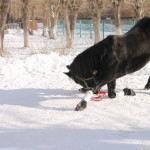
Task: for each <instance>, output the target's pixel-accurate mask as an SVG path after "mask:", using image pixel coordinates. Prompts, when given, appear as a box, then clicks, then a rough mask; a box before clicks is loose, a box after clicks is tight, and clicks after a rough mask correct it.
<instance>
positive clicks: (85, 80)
mask: <svg viewBox="0 0 150 150" xmlns="http://www.w3.org/2000/svg"><path fill="white" fill-rule="evenodd" d="M75 76H76V78H78V79H79V80H81V81H82V82H83V83H84V85H85V88H86V89H91V88H92V87H89V86H88V83H87V82H88V81H90V80H93V81H94V84H95V85H96V80H95V76H94V75H93V76H92V77H90V78H86V79H85V78H80V77H79V76H77V75H75Z"/></svg>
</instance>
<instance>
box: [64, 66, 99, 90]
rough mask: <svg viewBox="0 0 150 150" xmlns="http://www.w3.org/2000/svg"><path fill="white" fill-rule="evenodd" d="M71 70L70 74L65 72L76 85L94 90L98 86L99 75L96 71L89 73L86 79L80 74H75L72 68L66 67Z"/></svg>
mask: <svg viewBox="0 0 150 150" xmlns="http://www.w3.org/2000/svg"><path fill="white" fill-rule="evenodd" d="M66 67H67V68H68V69H69V72H65V74H66V75H67V76H68V77H69V78H71V79H73V80H74V81H75V83H77V84H80V85H81V86H82V87H84V88H85V89H93V88H94V87H95V85H96V79H95V76H96V74H97V71H96V70H91V71H90V72H89V73H87V76H86V77H81V76H79V75H78V74H75V73H74V72H73V71H72V69H71V66H66Z"/></svg>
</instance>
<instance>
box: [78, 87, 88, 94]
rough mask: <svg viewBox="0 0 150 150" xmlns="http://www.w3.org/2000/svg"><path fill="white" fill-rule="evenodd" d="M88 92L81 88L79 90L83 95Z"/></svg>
mask: <svg viewBox="0 0 150 150" xmlns="http://www.w3.org/2000/svg"><path fill="white" fill-rule="evenodd" d="M86 91H87V90H86V89H85V88H81V89H79V92H81V93H85V92H86Z"/></svg>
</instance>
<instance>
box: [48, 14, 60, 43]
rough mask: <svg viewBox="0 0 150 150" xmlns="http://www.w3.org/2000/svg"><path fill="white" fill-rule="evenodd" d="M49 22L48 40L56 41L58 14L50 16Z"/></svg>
mask: <svg viewBox="0 0 150 150" xmlns="http://www.w3.org/2000/svg"><path fill="white" fill-rule="evenodd" d="M50 21H51V27H50V29H49V38H50V39H54V40H56V39H57V34H56V30H57V29H56V27H57V21H58V13H55V15H52V16H51V17H50Z"/></svg>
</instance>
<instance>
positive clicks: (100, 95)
mask: <svg viewBox="0 0 150 150" xmlns="http://www.w3.org/2000/svg"><path fill="white" fill-rule="evenodd" d="M107 93H108V91H100V90H98V93H97V95H98V96H97V97H93V98H92V101H102V100H103V96H104V95H106V94H107Z"/></svg>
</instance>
